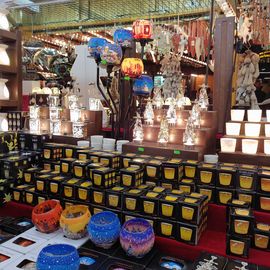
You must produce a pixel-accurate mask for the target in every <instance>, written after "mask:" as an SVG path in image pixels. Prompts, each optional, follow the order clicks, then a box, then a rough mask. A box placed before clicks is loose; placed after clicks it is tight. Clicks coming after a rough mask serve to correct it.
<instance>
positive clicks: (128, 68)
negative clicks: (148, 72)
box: [121, 58, 144, 78]
mask: <svg viewBox="0 0 270 270" xmlns="http://www.w3.org/2000/svg"><path fill="white" fill-rule="evenodd" d="M143 69H144V66H143V62H142V60H141V59H140V58H125V59H124V60H123V62H122V65H121V70H122V73H123V74H124V75H125V76H128V77H130V78H137V77H139V76H141V75H142V73H143Z"/></svg>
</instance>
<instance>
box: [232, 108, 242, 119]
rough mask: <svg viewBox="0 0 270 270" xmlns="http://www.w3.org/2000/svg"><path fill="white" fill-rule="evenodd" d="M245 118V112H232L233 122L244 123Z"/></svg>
mask: <svg viewBox="0 0 270 270" xmlns="http://www.w3.org/2000/svg"><path fill="white" fill-rule="evenodd" d="M244 116H245V110H231V120H232V121H243V120H244Z"/></svg>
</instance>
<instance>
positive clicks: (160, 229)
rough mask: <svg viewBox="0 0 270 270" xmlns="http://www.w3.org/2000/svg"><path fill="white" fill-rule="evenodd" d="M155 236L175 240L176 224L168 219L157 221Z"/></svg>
mask: <svg viewBox="0 0 270 270" xmlns="http://www.w3.org/2000/svg"><path fill="white" fill-rule="evenodd" d="M156 234H157V235H158V236H161V237H166V238H170V239H176V234H177V222H176V221H173V220H170V219H162V218H160V219H158V220H157V232H156Z"/></svg>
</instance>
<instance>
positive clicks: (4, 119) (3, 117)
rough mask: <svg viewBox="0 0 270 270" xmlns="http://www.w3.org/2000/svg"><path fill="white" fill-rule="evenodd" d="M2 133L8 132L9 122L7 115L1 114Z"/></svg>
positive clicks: (0, 126) (0, 125) (0, 127)
mask: <svg viewBox="0 0 270 270" xmlns="http://www.w3.org/2000/svg"><path fill="white" fill-rule="evenodd" d="M0 131H8V120H7V114H6V113H1V114H0Z"/></svg>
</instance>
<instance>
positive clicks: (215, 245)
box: [0, 202, 270, 267]
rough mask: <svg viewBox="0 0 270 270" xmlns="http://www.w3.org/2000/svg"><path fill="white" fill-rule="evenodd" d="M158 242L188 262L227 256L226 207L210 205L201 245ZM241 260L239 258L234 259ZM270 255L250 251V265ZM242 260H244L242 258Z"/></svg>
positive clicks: (1, 211) (8, 209)
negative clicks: (205, 256)
mask: <svg viewBox="0 0 270 270" xmlns="http://www.w3.org/2000/svg"><path fill="white" fill-rule="evenodd" d="M32 209H33V207H31V206H28V205H24V204H19V203H15V202H10V203H7V204H5V205H4V206H3V207H2V208H0V216H14V217H21V216H24V217H28V218H31V212H32ZM254 214H255V217H256V221H257V222H265V223H270V213H263V212H257V211H255V212H254ZM156 242H157V244H158V247H159V249H160V250H161V251H163V252H165V253H166V254H169V255H174V256H178V257H181V258H183V259H186V260H194V259H196V258H197V257H198V256H199V255H200V253H201V252H202V251H207V252H210V253H214V254H217V255H222V256H226V207H224V206H220V205H215V204H210V205H209V211H208V227H207V230H206V231H205V232H204V233H203V235H202V237H201V239H200V242H199V245H197V246H191V245H187V244H184V243H181V242H177V241H175V240H171V239H166V238H162V237H157V239H156ZM232 258H235V259H239V257H232ZM269 258H270V253H269V252H264V251H260V250H257V249H253V248H251V249H250V256H249V259H248V260H246V261H248V262H250V263H254V264H258V265H263V266H267V267H270V259H269ZM241 260H244V259H242V258H241Z"/></svg>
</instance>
